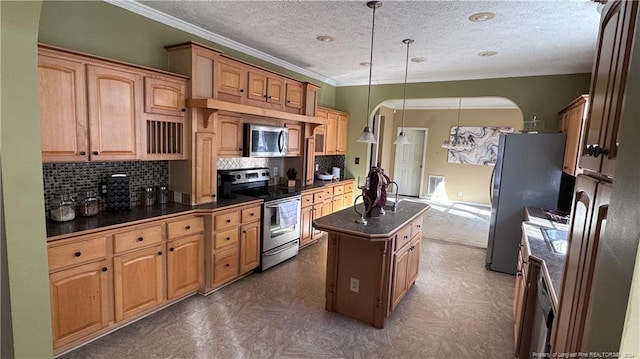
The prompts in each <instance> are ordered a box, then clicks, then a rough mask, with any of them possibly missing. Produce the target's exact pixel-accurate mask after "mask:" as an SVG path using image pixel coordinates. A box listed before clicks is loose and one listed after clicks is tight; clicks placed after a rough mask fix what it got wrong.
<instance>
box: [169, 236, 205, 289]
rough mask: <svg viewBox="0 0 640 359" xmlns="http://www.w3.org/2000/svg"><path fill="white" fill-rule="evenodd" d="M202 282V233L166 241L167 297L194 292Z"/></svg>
mask: <svg viewBox="0 0 640 359" xmlns="http://www.w3.org/2000/svg"><path fill="white" fill-rule="evenodd" d="M203 284H204V234H203V233H200V234H195V235H191V236H188V237H185V238H182V239H176V240H174V241H170V242H168V243H167V299H169V300H171V299H174V298H178V297H181V296H183V295H185V294H188V293H192V292H195V291H196V290H198V289H199V288H200V287H202V285H203Z"/></svg>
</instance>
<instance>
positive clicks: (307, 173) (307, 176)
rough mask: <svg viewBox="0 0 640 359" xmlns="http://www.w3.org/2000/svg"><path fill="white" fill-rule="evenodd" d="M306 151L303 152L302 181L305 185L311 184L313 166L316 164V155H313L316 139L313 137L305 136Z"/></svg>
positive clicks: (313, 176) (313, 171)
mask: <svg viewBox="0 0 640 359" xmlns="http://www.w3.org/2000/svg"><path fill="white" fill-rule="evenodd" d="M306 145H307V147H306V149H307V151H306V152H305V156H306V158H305V167H304V183H305V184H306V185H312V184H313V181H314V180H315V177H316V176H315V173H316V170H315V168H316V167H315V166H316V156H315V152H314V150H315V146H316V139H315V138H314V137H310V138H307V144H306Z"/></svg>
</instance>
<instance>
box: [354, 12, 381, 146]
mask: <svg viewBox="0 0 640 359" xmlns="http://www.w3.org/2000/svg"><path fill="white" fill-rule="evenodd" d="M367 6H368V7H369V8H371V9H373V21H372V25H371V54H370V55H369V94H368V95H367V126H366V127H365V128H364V131H362V134H360V137H358V139H357V141H358V142H364V143H376V138H375V137H374V136H373V132H371V127H369V111H370V110H371V71H372V69H373V30H374V29H375V27H376V9H377V8H379V7H380V6H382V1H369V2H367Z"/></svg>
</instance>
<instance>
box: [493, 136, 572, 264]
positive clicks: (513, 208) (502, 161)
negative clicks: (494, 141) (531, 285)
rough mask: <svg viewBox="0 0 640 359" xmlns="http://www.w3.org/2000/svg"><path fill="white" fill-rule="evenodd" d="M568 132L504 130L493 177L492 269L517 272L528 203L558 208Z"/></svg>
mask: <svg viewBox="0 0 640 359" xmlns="http://www.w3.org/2000/svg"><path fill="white" fill-rule="evenodd" d="M565 141H566V135H565V134H559V133H558V134H556V133H554V134H526V133H503V134H501V135H500V140H499V146H498V157H497V162H496V165H495V168H494V172H493V174H492V176H491V178H492V181H491V184H490V190H491V223H490V227H489V243H488V245H487V259H486V268H487V269H490V270H494V271H497V272H503V273H509V274H515V273H516V265H517V261H518V250H519V248H520V247H519V246H520V240H521V238H522V232H521V227H520V226H521V223H522V221H523V220H524V208H525V207H538V208H549V209H555V208H556V205H557V203H558V194H559V189H560V178H561V174H562V162H563V158H564V147H565Z"/></svg>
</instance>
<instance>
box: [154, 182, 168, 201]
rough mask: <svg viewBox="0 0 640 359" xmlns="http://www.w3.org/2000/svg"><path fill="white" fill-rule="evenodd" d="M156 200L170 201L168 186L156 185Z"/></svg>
mask: <svg viewBox="0 0 640 359" xmlns="http://www.w3.org/2000/svg"><path fill="white" fill-rule="evenodd" d="M156 202H158V204H166V203H167V202H169V190H168V189H167V186H156Z"/></svg>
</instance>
